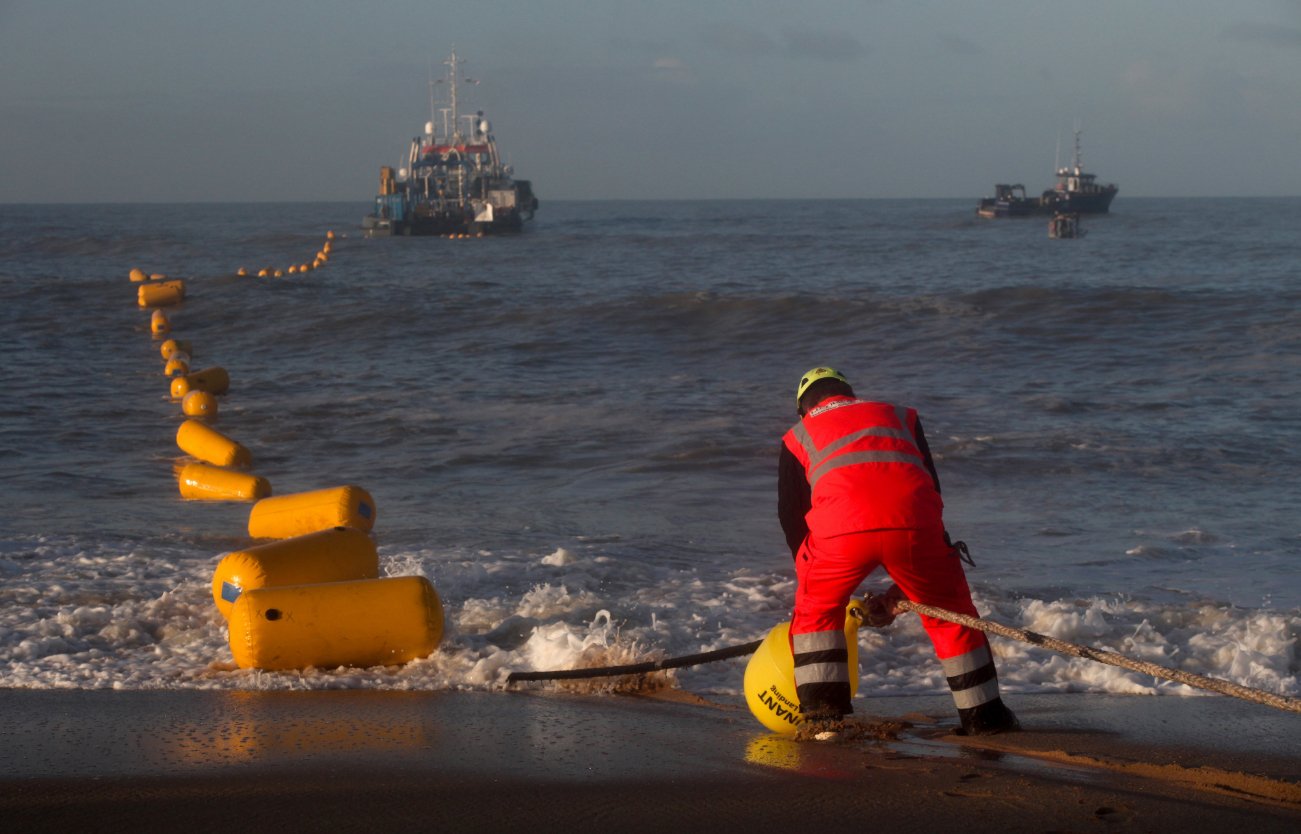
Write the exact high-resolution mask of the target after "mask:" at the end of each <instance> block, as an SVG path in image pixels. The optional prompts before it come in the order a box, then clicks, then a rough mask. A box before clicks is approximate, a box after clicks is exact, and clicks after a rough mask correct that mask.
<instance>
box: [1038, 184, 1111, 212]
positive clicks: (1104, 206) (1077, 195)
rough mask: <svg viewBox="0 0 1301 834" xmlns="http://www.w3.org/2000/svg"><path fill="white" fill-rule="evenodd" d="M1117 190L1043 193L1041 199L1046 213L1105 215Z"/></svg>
mask: <svg viewBox="0 0 1301 834" xmlns="http://www.w3.org/2000/svg"><path fill="white" fill-rule="evenodd" d="M1117 191H1119V189H1117V188H1115V187H1114V186H1113V187H1108V188H1100V189H1098V190H1097V191H1091V192H1081V191H1056V190H1053V191H1045V192H1044V196H1043V199H1042V201H1041V202H1042V203H1043V204H1044V208H1045V210H1047V211H1064V212H1069V213H1071V214H1106V213H1107V212H1108V211H1110V210H1111V201H1112V200H1114V199H1115V198H1116V192H1117Z"/></svg>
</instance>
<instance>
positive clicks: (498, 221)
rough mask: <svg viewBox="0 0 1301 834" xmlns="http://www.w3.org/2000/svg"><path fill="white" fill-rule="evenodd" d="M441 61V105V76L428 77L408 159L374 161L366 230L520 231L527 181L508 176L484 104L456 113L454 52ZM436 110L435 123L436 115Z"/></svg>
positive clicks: (530, 206)
mask: <svg viewBox="0 0 1301 834" xmlns="http://www.w3.org/2000/svg"><path fill="white" fill-rule="evenodd" d="M444 63H445V64H447V66H448V72H447V78H446V84H447V89H448V94H449V99H448V103H447V106H446V107H442V108H438V107H437V105H436V103H435V100H434V88H435V85H437V84H442V83H443V79H439V80H432V79H431V80H430V83H429V111H430V113H429V115H430V120H429V122H428V123H426V124H425V132H424V134H423V135H421V136H417V137H415V138H413V139H412V140H411V146H410V148H409V150H408V151H407V158H406V167H399V168H398V170H397V171H396V172H394V170H393V168H391V167H389V166H387V165H385V166H382V167H381V168H380V175H379V194H378V195H377V196H376V197H375V210H374V211H373V212H372V213H371V214H368V215H366V216H365V217H364V218H362V224H361V225H362V229H363V230H364V232H365V234H366V236H367V237H378V236H386V235H452V234H473V235H477V234H487V233H494V232H518V231H519V230H520V229H522V228H523V226H524V221H526V220H532V219H533V213H534V212H535V211H536V210H537V207H538V201H537V198H536V197H534V196H533V186H532V183H530V182H529V181H528V180H517V179H514V177H513V176H512V174H513V173H514V172H513V170H512V168H511V166H510V165H508V164H506V163H503V162H502V160H501V155H500V154H499V153H498V151H497V139H496V137H494V136H493V135H492V125H490V124H489V123H488V120H487V119H486V118H484V115H483V111H482V110H479V111H477V112H476V113H475V114H474V115H472V116H462V115H461V114H460V112H459V110H458V107H459V102H458V100H457V82H458V74H457V73H458V70H459V61H458V59H457V57H456V53H455V52H453V53H452V55H451V57H450V58H448V60H447V61H445V62H444ZM466 81H467V82H469V83H477V82H472V81H470V79H466ZM440 113H441V115H442V123H441V124H439V122H438V120H437V119H436V118H435V117H436V116H437V115H438V114H440ZM463 123H464V124H463Z"/></svg>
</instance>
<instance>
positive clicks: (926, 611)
mask: <svg viewBox="0 0 1301 834" xmlns="http://www.w3.org/2000/svg"><path fill="white" fill-rule="evenodd" d="M895 610H896V611H913V612H916V613H917V614H921V615H925V616H927V617H934V618H935V619H937V620H946V621H948V622H951V623H957V624H958V625H964V626H967V627H968V628H974V629H976V630H978V631H984V632H987V633H989V634H997V635H998V636H999V637H1006V638H1008V639H1011V640H1020V641H1021V642H1022V643H1029V644H1030V645H1032V646H1042V647H1043V648H1045V649H1051V650H1053V651H1055V652H1060V653H1061V654H1065V655H1070V656H1072V657H1083V658H1086V659H1088V660H1096V661H1097V662H1098V663H1105V664H1106V665H1108V666H1119V667H1121V668H1122V669H1129V670H1130V671H1133V672H1140V673H1142V674H1145V675H1151V676H1152V677H1154V678H1159V679H1162V680H1170V681H1174V682H1175V683H1182V684H1184V685H1185V686H1191V687H1194V688H1196V689H1205V690H1208V691H1210V692H1218V693H1219V694H1221V695H1228V696H1230V697H1233V698H1240V699H1242V700H1244V701H1251V702H1253V703H1257V704H1264V705H1265V706H1269V707H1274V708H1275V709H1281V710H1284V711H1286V712H1295V713H1301V698H1292V697H1289V696H1287V695H1276V694H1274V693H1273V692H1266V691H1264V690H1263V689H1253V688H1251V687H1249V686H1241V685H1239V684H1236V683H1230V682H1229V681H1225V680H1220V679H1219V678H1208V677H1206V676H1205V675H1197V674H1194V673H1192V672H1184V671H1182V670H1180V669H1170V668H1168V667H1165V666H1158V665H1157V664H1155V663H1149V662H1147V661H1145V660H1133V659H1132V658H1128V657H1125V656H1124V655H1123V654H1117V653H1116V652H1109V651H1103V650H1101V649H1095V648H1092V647H1090V646H1081V645H1080V644H1078V643H1069V642H1067V641H1065V640H1058V639H1057V638H1056V637H1049V636H1047V635H1045V634H1039V633H1038V632H1034V631H1028V630H1026V629H1024V628H1012V627H1011V626H1006V625H1003V624H1002V623H996V622H993V621H991V620H981V619H978V618H976V617H970V616H968V615H966V614H958V613H955V612H953V611H946V610H945V609H943V608H936V607H935V606H933V605H923V604H922V603H920V602H912V601H910V600H906V599H905V600H900V601H898V602H897V603H895ZM762 643H763V641H762V640H755V641H754V642H752V643H742V644H741V645H739V646H728V647H726V648H722V649H715V650H714V651H711V652H701V653H700V654H689V655H683V656H681V657H670V658H666V659H664V660H652V661H648V662H646V663H629V664H625V665H623V666H602V667H598V668H595V669H560V670H554V671H550V672H511V673H510V675H508V676H507V677H506V683H508V684H511V683H517V682H519V681H553V680H579V679H583V678H608V677H616V676H618V675H635V674H641V673H645V672H658V671H660V670H663V669H678V668H681V667H683V666H697V665H699V664H702V663H712V662H714V661H716V660H727V659H729V658H733V657H742V656H744V655H748V654H753V653H754V651H755V650H756V649H758V648H759V646H760V645H761V644H762Z"/></svg>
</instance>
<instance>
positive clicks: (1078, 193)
mask: <svg viewBox="0 0 1301 834" xmlns="http://www.w3.org/2000/svg"><path fill="white" fill-rule="evenodd" d="M1119 190H1120V189H1119V188H1117V187H1116V186H1115V185H1114V184H1111V183H1108V184H1107V185H1100V184H1099V183H1098V182H1097V177H1096V176H1095V175H1093V174H1088V173H1085V171H1084V167H1083V163H1081V161H1080V131H1079V130H1076V131H1075V155H1074V156H1073V157H1072V159H1071V164H1070V165H1069V166H1067V167H1065V168H1058V169H1057V184H1056V185H1054V186H1053V187H1052V188H1050V189H1048V190H1047V191H1045V192H1043V194H1041V195H1039V196H1038V197H1027V196H1026V193H1025V186H1023V185H1019V184H1018V185H1006V184H1003V183H999V184H998V185H995V186H994V196H993V197H983V198H981V200H980V204H979V205H978V206H977V207H976V213H977V214H979V215H980V216H981V217H1033V216H1038V215H1044V214H1056V213H1059V212H1061V213H1066V214H1105V213H1106V212H1107V211H1109V210H1110V208H1111V201H1112V200H1113V199H1115V197H1116V192H1117V191H1119Z"/></svg>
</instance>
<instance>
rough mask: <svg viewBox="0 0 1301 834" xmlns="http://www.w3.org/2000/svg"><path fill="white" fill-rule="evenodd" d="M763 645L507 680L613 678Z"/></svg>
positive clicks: (742, 652)
mask: <svg viewBox="0 0 1301 834" xmlns="http://www.w3.org/2000/svg"><path fill="white" fill-rule="evenodd" d="M762 644H763V641H762V640H755V641H754V642H753V643H743V644H742V645H740V646H728V647H727V648H725V649H715V650H713V651H712V652H701V653H700V654H688V655H683V656H682V657H670V658H665V659H664V660H651V661H648V662H646V663H629V664H626V665H624V666H602V667H599V668H596V669H558V670H555V671H552V672H511V673H510V674H509V675H508V676H507V677H506V683H517V682H519V681H558V680H576V679H582V678H612V677H614V676H616V675H635V674H638V673H639V672H658V671H659V670H661V669H677V668H680V667H682V666H696V665H698V664H701V663H712V662H713V661H715V660H727V659H728V658H731V657H741V656H743V655H747V654H754V652H755V650H756V649H758V648H759V646H761V645H762Z"/></svg>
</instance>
